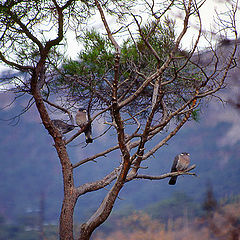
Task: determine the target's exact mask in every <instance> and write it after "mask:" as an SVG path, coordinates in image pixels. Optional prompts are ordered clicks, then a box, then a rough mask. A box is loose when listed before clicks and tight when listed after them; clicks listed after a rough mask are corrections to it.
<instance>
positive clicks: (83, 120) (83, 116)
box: [75, 108, 93, 143]
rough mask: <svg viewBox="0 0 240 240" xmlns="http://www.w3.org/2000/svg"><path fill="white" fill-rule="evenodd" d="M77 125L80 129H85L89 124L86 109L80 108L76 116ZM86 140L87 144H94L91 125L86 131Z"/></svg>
mask: <svg viewBox="0 0 240 240" xmlns="http://www.w3.org/2000/svg"><path fill="white" fill-rule="evenodd" d="M75 119H76V123H77V125H78V126H79V127H80V128H83V127H85V126H86V125H87V124H88V116H87V110H86V109H84V108H79V109H78V111H77V114H76V117H75ZM84 133H85V138H86V143H92V142H93V140H92V127H91V125H88V127H87V128H86V130H85V132H84Z"/></svg>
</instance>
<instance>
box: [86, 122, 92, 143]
mask: <svg viewBox="0 0 240 240" xmlns="http://www.w3.org/2000/svg"><path fill="white" fill-rule="evenodd" d="M85 138H86V143H92V142H93V139H92V128H91V126H89V127H88V128H87V129H86V131H85Z"/></svg>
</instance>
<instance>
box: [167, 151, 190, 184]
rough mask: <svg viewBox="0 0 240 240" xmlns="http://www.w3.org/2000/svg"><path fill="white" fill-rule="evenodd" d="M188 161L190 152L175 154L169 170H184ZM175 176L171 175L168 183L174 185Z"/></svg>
mask: <svg viewBox="0 0 240 240" xmlns="http://www.w3.org/2000/svg"><path fill="white" fill-rule="evenodd" d="M189 163H190V154H189V153H186V152H183V153H181V154H179V155H177V156H176V157H175V159H174V161H173V165H172V168H171V172H178V171H185V170H186V169H187V168H188V165H189ZM176 181H177V176H174V177H171V178H170V180H169V182H168V184H170V185H175V183H176Z"/></svg>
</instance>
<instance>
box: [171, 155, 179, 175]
mask: <svg viewBox="0 0 240 240" xmlns="http://www.w3.org/2000/svg"><path fill="white" fill-rule="evenodd" d="M178 160H179V156H178V155H177V156H176V157H175V158H174V161H173V164H172V168H171V172H177V163H178Z"/></svg>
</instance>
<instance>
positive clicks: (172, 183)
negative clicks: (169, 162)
mask: <svg viewBox="0 0 240 240" xmlns="http://www.w3.org/2000/svg"><path fill="white" fill-rule="evenodd" d="M176 181H177V176H174V177H171V178H170V180H169V182H168V184H169V185H175V184H176Z"/></svg>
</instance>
